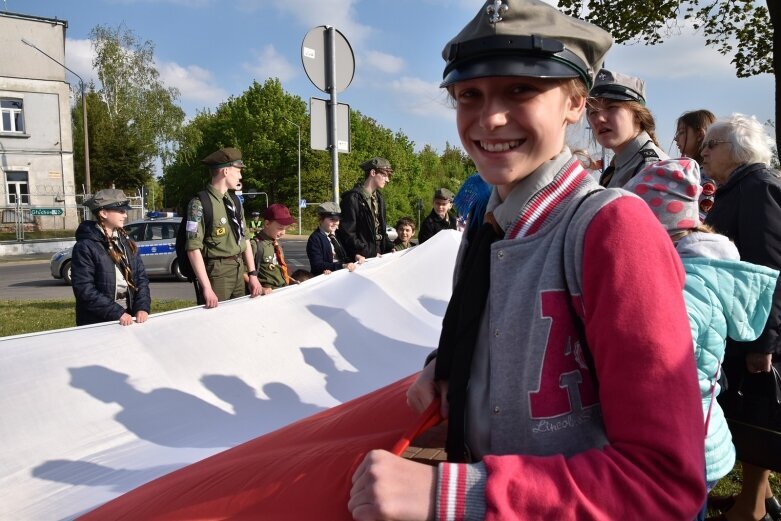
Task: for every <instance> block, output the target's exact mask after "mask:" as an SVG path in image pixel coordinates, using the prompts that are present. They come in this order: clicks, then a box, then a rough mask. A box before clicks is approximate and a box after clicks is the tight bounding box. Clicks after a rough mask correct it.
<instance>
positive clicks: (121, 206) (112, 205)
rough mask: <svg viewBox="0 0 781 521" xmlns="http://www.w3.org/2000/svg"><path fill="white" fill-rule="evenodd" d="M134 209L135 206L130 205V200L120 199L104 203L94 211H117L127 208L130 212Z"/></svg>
mask: <svg viewBox="0 0 781 521" xmlns="http://www.w3.org/2000/svg"><path fill="white" fill-rule="evenodd" d="M132 209H133V208H132V207H131V206H130V201H120V202H117V203H109V204H104V205H103V206H101V207H100V208H95V210H94V211H95V212H97V211H99V210H116V211H118V210H125V211H126V212H129V211H130V210H132Z"/></svg>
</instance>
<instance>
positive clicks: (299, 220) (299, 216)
mask: <svg viewBox="0 0 781 521" xmlns="http://www.w3.org/2000/svg"><path fill="white" fill-rule="evenodd" d="M282 119H284V120H285V121H287V122H288V123H290V124H291V125H293V126H294V127H296V128H297V129H298V203H297V204H296V206H298V235H301V126H299V125H297V124H295V123H293V122H292V121H290V120H289V119H287V118H286V117H285V116H282Z"/></svg>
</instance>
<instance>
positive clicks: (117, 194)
mask: <svg viewBox="0 0 781 521" xmlns="http://www.w3.org/2000/svg"><path fill="white" fill-rule="evenodd" d="M84 206H86V207H87V208H89V209H90V210H92V213H96V212H97V211H98V210H125V211H130V210H131V207H130V200H129V199H128V198H127V196H126V195H125V192H123V191H122V190H117V189H115V188H107V189H105V190H98V191H97V192H96V193H95V195H93V196H92V197H90V198H89V199H87V200H86V201H84Z"/></svg>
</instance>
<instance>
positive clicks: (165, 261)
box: [50, 217, 187, 284]
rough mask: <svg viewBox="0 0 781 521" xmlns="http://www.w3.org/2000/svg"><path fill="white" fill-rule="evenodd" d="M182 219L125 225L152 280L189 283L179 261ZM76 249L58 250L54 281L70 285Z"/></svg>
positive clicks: (52, 264)
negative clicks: (179, 237) (179, 231)
mask: <svg viewBox="0 0 781 521" xmlns="http://www.w3.org/2000/svg"><path fill="white" fill-rule="evenodd" d="M181 220H182V218H181V217H161V218H149V219H142V220H138V221H133V222H131V223H128V224H126V225H125V231H126V232H127V235H128V237H130V238H131V239H133V241H135V243H136V244H137V245H138V253H139V255H140V256H141V260H142V261H143V263H144V269H145V270H146V274H147V275H148V276H150V277H153V276H159V277H175V278H176V279H177V280H181V281H185V280H187V279H186V278H185V277H184V276H182V274H181V272H180V271H179V265H178V263H177V262H176V231H177V230H178V229H179V223H180V222H181ZM72 252H73V248H72V247H71V248H68V249H66V250H62V251H59V252H57V253H55V254H54V256H53V257H52V260H51V265H50V268H51V273H52V277H54V278H55V279H63V280H65V283H66V284H70V283H71V254H72Z"/></svg>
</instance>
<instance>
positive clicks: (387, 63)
mask: <svg viewBox="0 0 781 521" xmlns="http://www.w3.org/2000/svg"><path fill="white" fill-rule="evenodd" d="M361 63H362V65H366V66H367V67H369V68H372V69H377V70H378V71H380V72H384V73H386V74H398V73H399V72H401V71H402V69H404V60H403V59H402V58H399V57H398V56H393V55H392V54H386V53H384V52H380V51H369V52H367V53H366V54H365V55H364V59H363V60H362V62H361Z"/></svg>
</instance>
